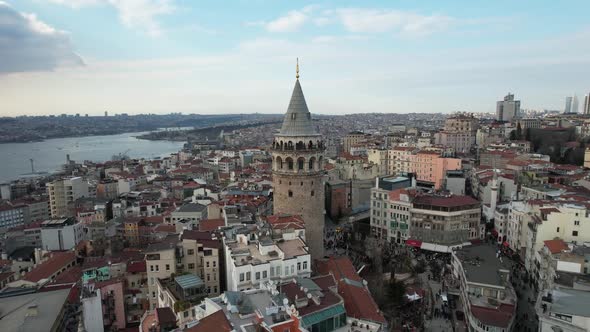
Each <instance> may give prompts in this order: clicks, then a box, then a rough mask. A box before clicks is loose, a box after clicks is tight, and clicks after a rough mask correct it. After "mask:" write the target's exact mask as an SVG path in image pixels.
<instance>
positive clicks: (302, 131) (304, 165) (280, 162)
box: [272, 66, 325, 259]
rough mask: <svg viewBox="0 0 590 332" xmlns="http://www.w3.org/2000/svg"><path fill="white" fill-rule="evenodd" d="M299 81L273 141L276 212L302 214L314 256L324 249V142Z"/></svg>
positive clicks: (321, 252) (296, 82) (319, 254)
mask: <svg viewBox="0 0 590 332" xmlns="http://www.w3.org/2000/svg"><path fill="white" fill-rule="evenodd" d="M296 77H297V80H296V81H295V87H294V88H293V94H292V95H291V101H290V102H289V107H288V109H287V113H286V114H285V118H284V120H283V126H282V127H281V131H280V132H279V133H278V134H277V135H275V138H274V141H273V143H272V158H273V168H272V170H273V172H272V173H273V188H274V193H273V195H274V202H273V205H274V214H287V215H300V216H302V217H303V221H304V222H305V237H306V239H307V244H308V246H309V250H310V253H311V257H312V258H314V259H315V258H322V257H323V252H324V185H323V183H322V176H323V172H322V170H323V159H324V158H323V154H324V149H325V148H324V142H323V140H322V136H321V134H319V133H318V132H317V130H316V128H315V127H314V126H313V124H312V121H311V113H310V112H309V110H308V108H307V104H306V102H305V97H304V96H303V91H302V90H301V85H300V84H299V66H298V68H297V76H296Z"/></svg>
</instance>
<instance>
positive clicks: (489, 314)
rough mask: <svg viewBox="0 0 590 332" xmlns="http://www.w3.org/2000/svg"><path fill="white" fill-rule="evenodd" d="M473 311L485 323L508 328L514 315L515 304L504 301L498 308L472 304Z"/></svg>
mask: <svg viewBox="0 0 590 332" xmlns="http://www.w3.org/2000/svg"><path fill="white" fill-rule="evenodd" d="M471 312H472V313H473V316H475V317H476V318H477V319H478V320H479V321H480V322H482V323H483V324H485V325H491V326H498V327H500V328H507V327H508V325H509V324H510V320H511V319H512V316H513V315H514V306H513V305H510V304H504V303H503V304H501V305H500V306H499V307H498V308H497V309H493V308H485V307H479V306H476V305H472V306H471Z"/></svg>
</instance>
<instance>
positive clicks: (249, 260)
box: [227, 238, 308, 266]
mask: <svg viewBox="0 0 590 332" xmlns="http://www.w3.org/2000/svg"><path fill="white" fill-rule="evenodd" d="M262 243H264V242H262ZM265 245H267V244H266V243H265ZM227 246H228V248H229V249H230V251H231V255H232V258H233V259H234V260H235V264H236V266H242V265H247V264H252V265H258V264H265V263H268V262H270V261H273V260H276V259H289V258H293V257H297V256H301V255H306V254H308V251H307V250H306V249H305V242H303V240H301V239H299V238H297V239H293V240H285V241H276V242H275V243H274V245H273V246H274V247H275V250H270V251H269V252H268V253H267V254H265V255H263V254H262V253H261V252H260V250H259V249H258V244H257V243H255V242H251V243H249V244H245V243H243V242H233V243H228V244H227Z"/></svg>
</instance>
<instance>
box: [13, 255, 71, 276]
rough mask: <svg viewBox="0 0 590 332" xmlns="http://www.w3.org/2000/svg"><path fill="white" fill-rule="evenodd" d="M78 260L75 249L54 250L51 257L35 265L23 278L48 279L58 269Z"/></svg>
mask: <svg viewBox="0 0 590 332" xmlns="http://www.w3.org/2000/svg"><path fill="white" fill-rule="evenodd" d="M75 260H76V254H75V253H74V252H73V251H58V252H53V253H52V254H51V257H50V258H49V259H48V260H46V261H45V262H43V263H41V264H39V265H37V266H35V267H34V268H33V270H31V271H29V272H27V274H25V276H24V277H23V280H26V281H30V282H38V281H39V280H41V279H47V278H49V277H51V276H52V275H53V274H55V273H56V272H57V271H58V270H60V269H62V268H63V267H65V266H66V265H68V264H70V263H72V262H74V261H75Z"/></svg>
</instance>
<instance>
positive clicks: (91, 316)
mask: <svg viewBox="0 0 590 332" xmlns="http://www.w3.org/2000/svg"><path fill="white" fill-rule="evenodd" d="M81 301H82V312H83V314H82V317H83V318H84V328H86V331H96V332H103V331H104V324H103V316H102V295H101V293H100V289H96V290H95V289H94V285H93V284H91V285H86V286H84V287H83V288H82V300H81Z"/></svg>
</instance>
